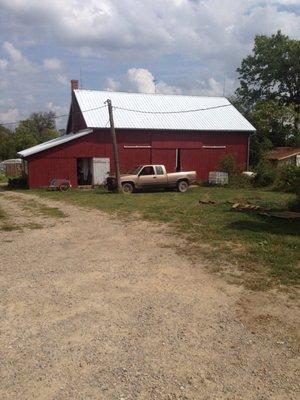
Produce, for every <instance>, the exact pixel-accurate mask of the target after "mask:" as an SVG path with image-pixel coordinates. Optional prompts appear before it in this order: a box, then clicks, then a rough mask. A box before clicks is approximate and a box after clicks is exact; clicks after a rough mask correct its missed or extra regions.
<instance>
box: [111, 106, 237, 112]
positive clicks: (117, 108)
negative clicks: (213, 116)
mask: <svg viewBox="0 0 300 400" xmlns="http://www.w3.org/2000/svg"><path fill="white" fill-rule="evenodd" d="M231 105H232V104H223V105H220V106H214V107H207V108H195V109H191V110H178V111H145V110H134V109H131V108H124V107H118V106H114V107H113V108H114V109H116V110H124V111H130V112H135V113H141V114H184V113H190V112H197V111H206V110H214V109H216V108H222V107H229V106H231Z"/></svg>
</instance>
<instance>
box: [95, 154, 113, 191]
mask: <svg viewBox="0 0 300 400" xmlns="http://www.w3.org/2000/svg"><path fill="white" fill-rule="evenodd" d="M109 171H110V161H109V158H93V185H103V183H104V181H105V179H106V178H107V176H108V174H109Z"/></svg>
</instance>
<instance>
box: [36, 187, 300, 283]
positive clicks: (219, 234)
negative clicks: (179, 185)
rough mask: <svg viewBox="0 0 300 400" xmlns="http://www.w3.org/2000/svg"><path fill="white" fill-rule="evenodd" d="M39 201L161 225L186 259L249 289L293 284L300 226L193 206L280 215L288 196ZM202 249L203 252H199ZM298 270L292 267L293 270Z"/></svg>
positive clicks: (103, 194) (217, 193)
mask: <svg viewBox="0 0 300 400" xmlns="http://www.w3.org/2000/svg"><path fill="white" fill-rule="evenodd" d="M34 192H35V193H37V194H39V195H40V196H42V197H47V198H50V199H53V200H64V201H66V202H70V203H73V204H76V205H80V206H84V207H90V208H96V209H99V210H102V211H106V212H109V213H113V214H116V215H119V216H122V217H123V216H124V217H128V216H129V217H130V216H131V215H134V216H136V215H140V216H141V217H142V218H144V219H148V220H154V221H160V222H166V223H168V224H170V225H171V226H172V227H173V228H174V232H175V233H176V234H180V235H184V236H185V237H186V238H187V240H188V242H189V244H190V248H189V249H188V251H187V252H188V253H189V255H190V256H191V257H195V258H196V257H197V256H198V257H199V256H203V255H204V256H205V258H206V259H208V260H210V261H211V264H212V265H213V268H214V269H215V270H217V271H223V272H225V273H226V275H228V276H229V277H232V279H233V280H236V278H237V277H238V279H239V281H243V282H244V283H245V284H246V285H248V286H250V287H252V288H255V289H265V288H266V287H269V286H274V285H276V284H284V285H290V284H296V283H298V282H299V268H298V267H299V259H300V236H299V232H300V223H299V221H286V220H280V219H275V218H269V217H266V216H262V215H259V214H257V213H255V212H236V211H233V210H232V209H231V206H230V205H229V204H218V205H210V204H204V205H200V204H199V200H200V199H201V200H215V201H237V202H249V203H253V204H257V205H261V206H264V207H270V208H272V209H274V210H281V209H285V208H286V205H287V202H288V201H289V200H290V199H291V198H292V197H293V195H290V194H286V193H278V192H272V191H269V190H259V189H230V188H219V187H202V188H193V189H191V190H190V191H189V192H188V193H185V194H181V193H176V192H160V193H136V194H132V195H117V194H112V193H108V192H107V191H105V190H103V189H95V190H80V189H74V190H70V191H68V192H50V191H46V190H35V191H34ZM124 223H126V221H124ZM204 244H205V246H204ZM297 264H298V267H297Z"/></svg>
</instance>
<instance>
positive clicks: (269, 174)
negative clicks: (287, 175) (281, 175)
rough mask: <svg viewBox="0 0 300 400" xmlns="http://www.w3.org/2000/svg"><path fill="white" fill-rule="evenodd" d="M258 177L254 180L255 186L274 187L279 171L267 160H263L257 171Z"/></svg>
mask: <svg viewBox="0 0 300 400" xmlns="http://www.w3.org/2000/svg"><path fill="white" fill-rule="evenodd" d="M255 172H256V176H255V178H254V181H253V183H254V185H255V186H271V185H273V183H274V181H275V179H276V175H277V171H276V168H275V167H274V166H273V165H272V164H271V163H270V162H269V161H267V160H265V159H263V160H261V161H260V162H259V163H258V164H257V166H256V169H255Z"/></svg>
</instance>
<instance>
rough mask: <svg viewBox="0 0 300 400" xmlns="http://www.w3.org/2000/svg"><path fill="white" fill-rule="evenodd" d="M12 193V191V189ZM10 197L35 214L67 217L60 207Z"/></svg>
mask: <svg viewBox="0 0 300 400" xmlns="http://www.w3.org/2000/svg"><path fill="white" fill-rule="evenodd" d="M10 193H11V191H10ZM10 198H11V199H12V200H13V201H14V202H16V203H18V204H20V205H21V206H22V207H23V210H26V211H30V212H32V213H33V214H35V215H42V216H45V217H50V218H65V217H66V214H65V213H63V212H62V211H61V210H60V209H59V208H58V207H50V206H45V205H44V204H41V203H39V202H38V201H35V200H24V199H23V198H19V197H17V196H13V195H10Z"/></svg>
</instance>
